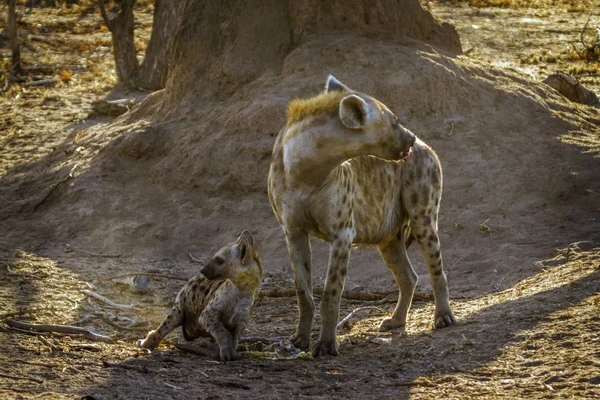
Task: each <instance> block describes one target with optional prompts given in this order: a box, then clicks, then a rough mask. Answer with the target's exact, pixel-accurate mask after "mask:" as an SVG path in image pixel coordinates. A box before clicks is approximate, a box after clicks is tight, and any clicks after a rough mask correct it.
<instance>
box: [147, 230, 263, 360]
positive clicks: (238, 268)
mask: <svg viewBox="0 0 600 400" xmlns="http://www.w3.org/2000/svg"><path fill="white" fill-rule="evenodd" d="M200 272H201V273H200V274H198V275H196V276H195V277H193V278H192V279H190V280H189V281H188V282H187V283H186V284H185V286H184V287H183V288H182V289H181V290H180V291H179V293H178V294H177V298H176V299H175V305H174V306H173V309H172V310H171V312H170V313H169V315H168V316H167V318H165V320H164V321H163V323H162V324H160V326H159V327H158V328H157V329H156V330H155V331H151V332H149V333H148V335H147V336H146V338H145V339H144V340H142V339H140V340H139V341H138V346H140V347H143V348H147V349H152V348H154V347H156V346H157V345H158V344H159V343H160V341H161V340H162V339H163V338H164V337H165V336H166V335H167V334H168V333H169V332H171V331H172V330H173V329H175V328H177V327H178V326H181V327H182V331H183V337H184V338H185V339H186V340H194V339H196V338H198V337H200V336H212V337H213V338H214V339H215V341H216V342H217V344H218V345H219V348H220V355H221V360H223V361H231V360H233V359H235V350H236V348H237V344H238V340H239V338H240V336H241V335H242V333H243V332H244V329H246V325H247V324H248V320H249V318H250V313H251V312H252V306H253V304H254V299H255V298H256V296H257V295H258V292H259V291H260V286H261V282H262V266H261V261H260V257H259V255H258V252H257V251H256V249H255V247H254V238H253V237H252V235H251V234H250V232H248V231H244V232H243V233H242V234H241V235H240V237H239V238H238V240H237V241H235V242H233V243H230V244H228V245H227V246H225V247H223V248H222V249H220V250H219V251H218V252H217V253H216V254H215V255H214V256H213V258H212V259H211V260H210V261H209V262H208V263H207V264H206V265H204V266H203V267H202V269H201V270H200Z"/></svg>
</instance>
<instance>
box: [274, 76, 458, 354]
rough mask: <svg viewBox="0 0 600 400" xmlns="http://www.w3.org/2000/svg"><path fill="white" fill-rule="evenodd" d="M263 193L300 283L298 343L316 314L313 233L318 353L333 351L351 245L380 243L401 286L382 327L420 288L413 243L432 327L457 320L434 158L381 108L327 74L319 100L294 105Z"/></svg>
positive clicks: (394, 321) (304, 340)
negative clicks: (319, 245)
mask: <svg viewBox="0 0 600 400" xmlns="http://www.w3.org/2000/svg"><path fill="white" fill-rule="evenodd" d="M268 191H269V200H270V201H271V205H272V207H273V211H274V212H275V215H276V216H277V219H278V220H279V223H280V224H281V226H282V228H283V230H284V233H285V238H286V241H287V246H288V250H289V254H290V258H291V262H292V266H293V270H294V276H295V281H296V292H297V296H298V306H299V321H298V327H297V330H296V332H295V333H294V335H293V336H292V342H293V343H294V344H295V345H296V346H298V347H301V348H303V349H306V348H308V347H309V345H310V333H311V327H312V321H313V314H314V309H315V305H314V301H313V296H312V277H311V250H310V244H309V236H310V235H313V236H316V237H318V238H320V239H323V240H325V241H327V242H328V243H330V252H329V266H328V269H327V277H326V280H325V290H324V293H323V297H322V300H321V322H322V323H321V324H322V327H321V336H320V338H319V339H318V341H317V343H316V344H315V345H314V346H313V354H314V355H315V356H322V355H325V354H333V355H336V354H338V342H337V340H336V322H337V318H338V314H339V306H340V297H341V294H342V291H343V289H344V282H345V279H346V274H347V269H348V260H349V256H350V246H351V245H352V244H372V245H376V246H377V249H378V250H379V253H380V255H381V257H382V258H383V260H384V262H385V264H386V265H387V266H388V268H389V269H390V270H391V271H392V274H393V275H394V279H395V280H396V283H397V284H398V286H399V288H400V296H399V298H398V303H397V305H396V309H395V310H394V313H393V315H392V317H391V318H387V319H385V320H384V321H383V322H382V323H381V325H380V329H381V330H391V329H395V328H400V327H403V326H405V324H406V316H407V313H408V309H409V308H410V305H411V302H412V296H413V294H414V291H415V287H416V284H417V275H416V273H415V272H414V270H413V268H412V266H411V264H410V261H409V259H408V256H407V253H406V243H407V242H408V241H409V238H411V239H412V238H414V239H415V240H416V242H417V243H418V245H419V249H420V250H421V253H422V255H423V257H424V259H425V262H426V263H427V268H428V269H429V275H430V277H431V283H432V286H433V291H434V295H435V315H434V323H435V327H436V328H442V327H446V326H449V325H452V324H454V323H455V319H454V316H453V315H452V311H451V309H450V303H449V299H448V284H447V281H446V276H445V274H444V271H443V267H442V255H441V253H440V241H439V239H438V210H439V206H440V198H441V195H442V169H441V166H440V161H439V160H438V158H437V156H436V154H435V153H434V152H433V150H432V149H431V148H430V147H429V146H427V145H426V144H425V143H424V142H422V141H421V140H419V139H417V138H416V137H415V135H414V134H413V133H411V132H410V131H409V130H408V129H406V128H404V127H403V126H402V125H400V123H399V122H398V118H397V117H396V115H394V113H392V112H391V111H390V110H389V109H388V108H387V107H386V106H385V105H384V104H383V103H381V102H379V101H378V100H376V99H374V98H373V97H371V96H367V95H365V94H363V93H359V92H355V91H353V90H351V89H349V88H348V87H347V86H345V85H344V84H342V83H341V82H339V81H338V80H336V79H335V78H334V77H333V76H330V77H329V78H328V80H327V84H326V88H325V91H324V92H322V93H321V94H319V95H317V96H315V97H313V98H309V99H296V100H293V101H292V102H290V104H289V106H288V116H287V124H286V126H285V127H284V128H283V129H282V130H281V132H280V133H279V135H278V136H277V139H276V140H275V145H274V148H273V159H272V162H271V167H270V171H269V183H268Z"/></svg>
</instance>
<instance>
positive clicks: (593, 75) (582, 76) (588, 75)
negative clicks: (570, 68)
mask: <svg viewBox="0 0 600 400" xmlns="http://www.w3.org/2000/svg"><path fill="white" fill-rule="evenodd" d="M597 76H600V74H580V75H575V77H577V78H588V77H597Z"/></svg>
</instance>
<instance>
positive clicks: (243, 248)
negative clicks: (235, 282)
mask: <svg viewBox="0 0 600 400" xmlns="http://www.w3.org/2000/svg"><path fill="white" fill-rule="evenodd" d="M248 247H254V237H253V236H252V234H251V233H250V232H248V231H244V232H242V234H241V235H240V237H239V238H238V254H239V255H240V259H241V260H242V263H244V264H245V263H246V262H247V261H248V260H249V259H250V257H252V255H251V251H250V249H249V248H248Z"/></svg>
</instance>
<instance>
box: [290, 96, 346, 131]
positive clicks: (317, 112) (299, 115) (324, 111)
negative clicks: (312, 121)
mask: <svg viewBox="0 0 600 400" xmlns="http://www.w3.org/2000/svg"><path fill="white" fill-rule="evenodd" d="M346 95H348V92H344V91H339V90H335V91H331V92H321V93H319V94H318V95H316V96H314V97H311V98H308V99H294V100H292V101H290V104H289V105H288V113H287V125H288V126H290V125H292V124H294V123H297V122H300V121H302V120H304V119H306V118H309V117H317V116H325V115H334V114H336V113H337V112H338V109H339V106H340V102H341V101H342V99H343V98H344V97H345V96H346Z"/></svg>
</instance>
